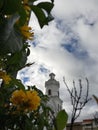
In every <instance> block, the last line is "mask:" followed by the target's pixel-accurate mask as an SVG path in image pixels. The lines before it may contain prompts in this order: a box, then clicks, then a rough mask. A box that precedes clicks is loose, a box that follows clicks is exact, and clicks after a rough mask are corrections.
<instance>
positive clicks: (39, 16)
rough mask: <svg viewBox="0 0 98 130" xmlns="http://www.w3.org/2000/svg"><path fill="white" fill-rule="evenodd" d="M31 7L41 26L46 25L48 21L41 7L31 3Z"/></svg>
mask: <svg viewBox="0 0 98 130" xmlns="http://www.w3.org/2000/svg"><path fill="white" fill-rule="evenodd" d="M31 9H32V11H33V12H34V13H35V15H36V17H37V19H38V22H39V25H40V27H41V28H42V27H43V26H44V25H48V21H47V20H46V18H47V17H46V15H45V13H44V11H43V10H42V9H41V8H39V7H37V6H35V5H32V6H31Z"/></svg>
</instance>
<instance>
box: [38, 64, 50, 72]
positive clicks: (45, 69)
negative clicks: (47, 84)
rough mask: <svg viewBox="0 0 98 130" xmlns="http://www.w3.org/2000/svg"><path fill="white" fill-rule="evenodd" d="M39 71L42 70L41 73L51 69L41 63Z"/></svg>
mask: <svg viewBox="0 0 98 130" xmlns="http://www.w3.org/2000/svg"><path fill="white" fill-rule="evenodd" d="M39 72H41V73H48V72H49V70H48V69H47V68H45V67H44V66H43V65H40V68H39Z"/></svg>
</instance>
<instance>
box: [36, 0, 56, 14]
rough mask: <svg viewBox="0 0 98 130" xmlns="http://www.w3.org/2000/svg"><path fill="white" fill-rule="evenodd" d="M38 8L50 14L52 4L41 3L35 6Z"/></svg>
mask: <svg viewBox="0 0 98 130" xmlns="http://www.w3.org/2000/svg"><path fill="white" fill-rule="evenodd" d="M37 6H38V7H39V8H42V9H44V10H45V11H47V13H48V14H50V12H51V10H52V8H53V6H54V4H53V3H50V2H41V3H39V4H38V5H37Z"/></svg>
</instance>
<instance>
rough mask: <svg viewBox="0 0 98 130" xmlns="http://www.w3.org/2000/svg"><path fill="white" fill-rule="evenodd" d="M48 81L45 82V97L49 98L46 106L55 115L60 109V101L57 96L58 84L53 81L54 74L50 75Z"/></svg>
mask: <svg viewBox="0 0 98 130" xmlns="http://www.w3.org/2000/svg"><path fill="white" fill-rule="evenodd" d="M49 76H50V79H49V80H48V81H46V82H45V88H46V95H48V96H49V102H48V105H49V106H50V107H51V108H52V110H53V111H54V113H55V115H56V114H57V113H58V112H59V111H60V110H61V109H62V100H61V99H60V95H59V88H60V84H59V82H58V81H56V80H55V74H54V73H50V75H49Z"/></svg>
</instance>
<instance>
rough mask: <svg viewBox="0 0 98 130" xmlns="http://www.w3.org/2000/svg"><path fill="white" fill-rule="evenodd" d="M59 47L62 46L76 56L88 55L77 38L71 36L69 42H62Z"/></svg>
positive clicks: (83, 56) (84, 56)
mask: <svg viewBox="0 0 98 130" xmlns="http://www.w3.org/2000/svg"><path fill="white" fill-rule="evenodd" d="M61 47H63V48H64V49H65V50H67V51H68V52H69V53H72V54H73V55H74V56H75V57H76V58H80V59H82V58H87V57H88V53H87V51H86V50H83V48H82V47H81V46H80V44H79V42H78V40H77V39H74V38H71V40H70V41H69V43H63V44H61Z"/></svg>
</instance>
